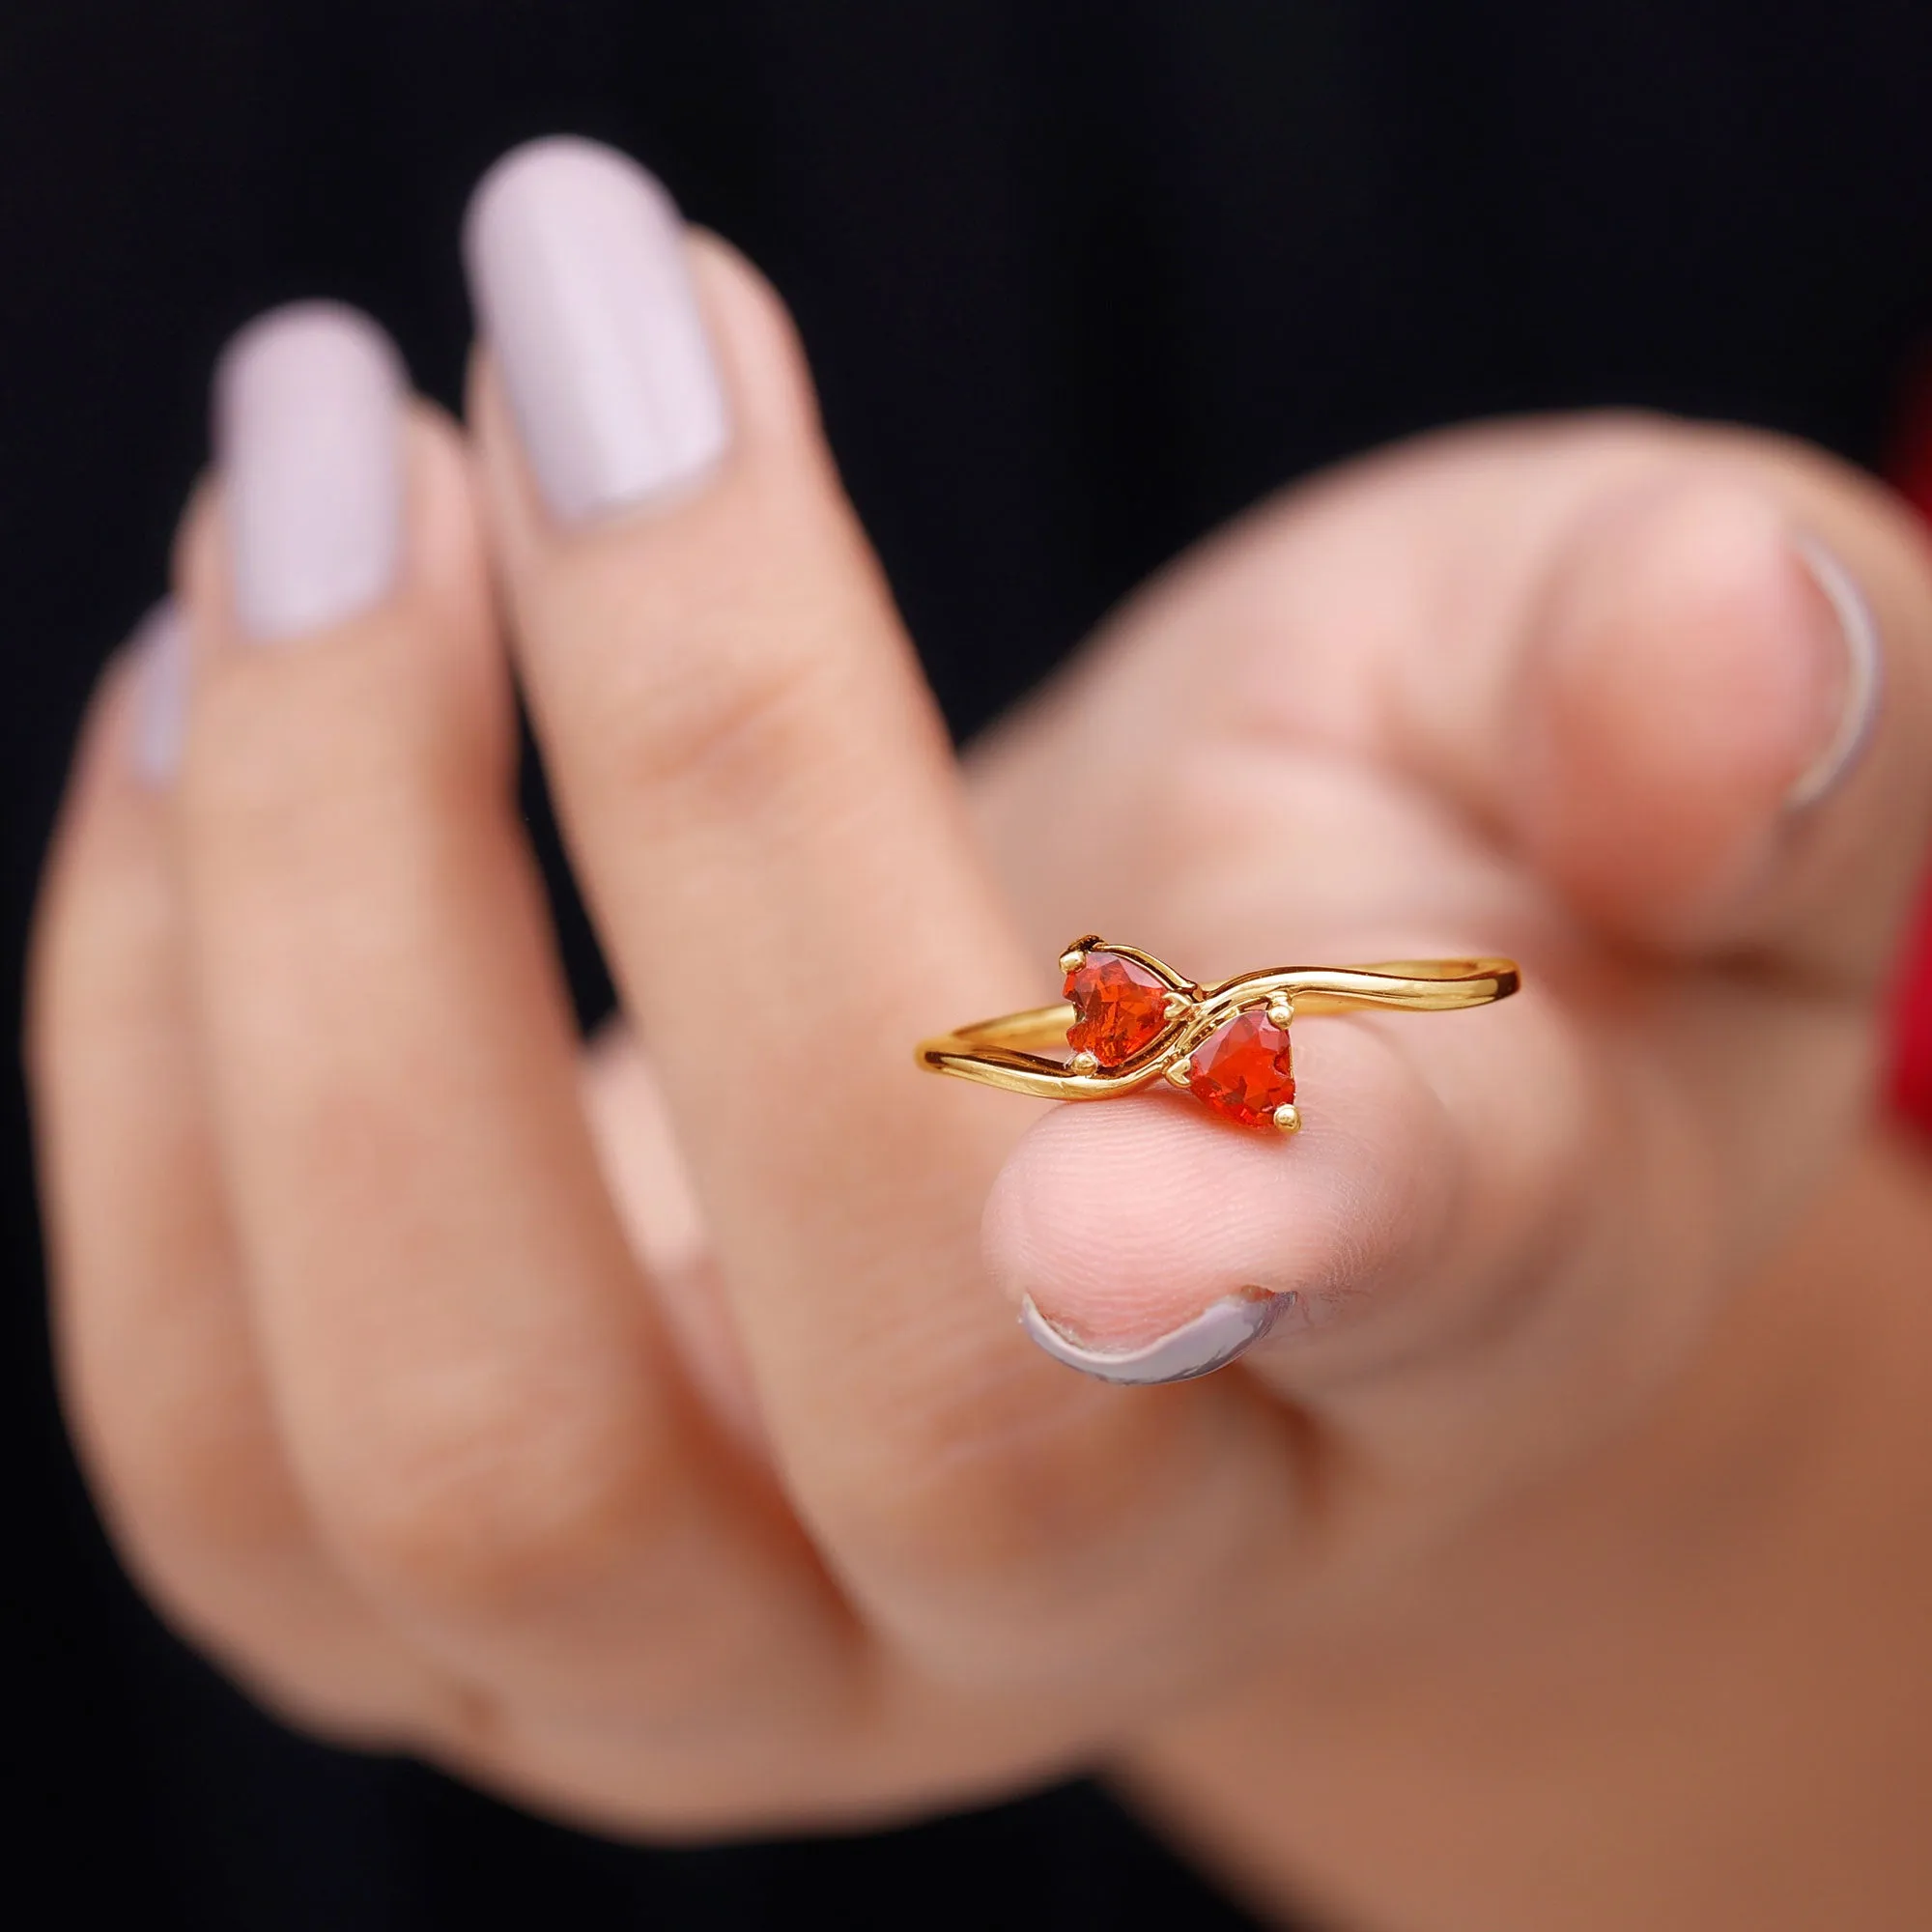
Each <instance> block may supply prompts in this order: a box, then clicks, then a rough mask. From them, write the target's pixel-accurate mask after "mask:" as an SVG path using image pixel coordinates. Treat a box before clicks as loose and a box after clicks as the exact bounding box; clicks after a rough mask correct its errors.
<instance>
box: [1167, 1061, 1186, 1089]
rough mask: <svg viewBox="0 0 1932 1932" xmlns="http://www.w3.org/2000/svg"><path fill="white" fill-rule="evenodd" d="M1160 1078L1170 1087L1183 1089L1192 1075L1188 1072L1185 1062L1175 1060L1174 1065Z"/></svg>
mask: <svg viewBox="0 0 1932 1932" xmlns="http://www.w3.org/2000/svg"><path fill="white" fill-rule="evenodd" d="M1160 1077H1161V1078H1162V1079H1163V1080H1165V1081H1166V1082H1167V1084H1168V1085H1169V1086H1170V1087H1182V1088H1184V1087H1185V1086H1187V1084H1188V1082H1189V1080H1190V1079H1191V1078H1192V1075H1191V1074H1190V1073H1189V1071H1188V1065H1187V1062H1186V1061H1184V1060H1177V1061H1176V1062H1175V1063H1174V1065H1172V1066H1170V1067H1169V1068H1168V1069H1167V1071H1166V1072H1165V1073H1163V1074H1162V1075H1161V1076H1160Z"/></svg>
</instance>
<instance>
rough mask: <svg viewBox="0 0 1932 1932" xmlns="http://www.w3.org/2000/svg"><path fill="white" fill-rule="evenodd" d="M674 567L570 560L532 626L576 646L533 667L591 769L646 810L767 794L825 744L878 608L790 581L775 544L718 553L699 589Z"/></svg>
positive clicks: (780, 545)
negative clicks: (766, 551) (663, 578)
mask: <svg viewBox="0 0 1932 1932" xmlns="http://www.w3.org/2000/svg"><path fill="white" fill-rule="evenodd" d="M774 548H775V549H777V550H782V549H784V548H785V539H784V537H783V536H782V535H777V536H775V537H774ZM670 575H671V576H672V577H673V578H674V580H675V581H674V582H660V581H659V578H658V573H657V572H656V571H655V570H653V569H652V568H651V567H650V564H649V562H648V561H646V562H645V563H644V565H643V566H642V567H640V565H639V559H638V558H636V557H635V556H634V555H632V554H631V552H630V550H629V548H628V547H626V546H618V547H616V548H614V549H613V550H611V552H610V553H609V554H600V555H597V556H594V557H587V558H579V559H577V560H576V561H575V562H574V564H573V567H572V573H571V575H570V577H569V579H568V580H567V581H566V582H562V583H559V584H558V585H557V586H556V588H555V598H554V602H553V603H552V604H551V606H550V608H549V609H548V610H547V611H545V612H544V614H543V618H542V620H541V624H540V628H541V629H543V630H544V631H545V632H546V633H549V634H551V635H554V636H567V637H570V638H572V639H574V640H577V641H578V643H579V644H580V648H578V649H576V650H574V651H573V652H572V653H570V654H569V662H567V663H566V662H564V658H565V654H564V653H561V652H557V653H554V654H552V655H551V657H550V659H549V660H548V662H547V663H546V666H545V673H546V678H547V681H548V682H549V684H550V686H551V689H552V691H553V694H554V696H555V697H556V698H557V700H558V702H559V705H560V707H561V717H560V722H562V723H563V724H564V725H565V726H566V728H567V730H568V734H569V736H570V737H571V738H573V739H574V740H576V741H577V742H576V747H575V749H576V750H577V751H578V752H579V753H581V754H582V760H583V762H584V763H585V765H586V766H587V767H588V768H589V769H590V771H591V772H593V773H594V782H596V783H597V784H598V785H599V786H600V788H603V789H607V790H609V791H612V792H615V793H618V794H621V795H624V796H626V797H628V798H629V799H630V800H631V801H632V802H634V803H640V804H642V805H643V806H644V807H645V809H646V810H659V811H662V812H664V813H665V814H666V815H667V816H668V815H669V814H670V813H671V812H673V811H676V810H684V809H689V808H695V809H696V810H698V811H699V812H701V813H705V814H707V815H712V814H716V813H719V812H722V811H725V810H739V809H743V808H744V807H746V806H748V805H756V804H759V803H761V802H765V801H768V800H769V799H770V798H771V797H772V795H773V794H774V793H777V792H782V791H784V790H786V789H788V788H789V787H791V786H792V785H793V784H794V783H795V782H796V780H797V778H798V775H799V774H800V773H801V772H804V771H806V770H809V769H810V768H811V766H812V765H813V764H814V763H815V762H816V760H817V759H819V758H822V756H823V754H824V753H823V747H824V744H825V742H826V739H827V736H828V733H829V730H830V727H831V725H833V723H834V722H835V721H836V720H837V718H838V715H839V713H840V707H841V702H842V699H843V697H844V696H847V695H848V694H849V693H850V691H851V688H852V679H853V671H854V652H853V639H854V638H855V637H857V636H859V635H861V634H862V633H863V632H865V631H867V630H869V629H873V628H876V624H877V617H876V613H874V612H871V611H867V610H865V609H862V608H860V606H859V604H858V603H857V602H856V601H855V600H854V599H853V598H852V597H850V596H848V595H845V594H842V593H838V592H836V591H827V590H824V589H823V588H816V589H810V590H808V589H803V588H799V587H797V586H796V585H795V584H794V583H793V582H790V580H791V579H792V578H794V577H796V576H797V575H798V573H797V572H796V571H795V570H794V569H792V568H791V567H790V566H788V565H787V563H786V561H785V560H784V558H783V557H782V556H777V555H774V556H766V557H764V558H762V559H761V560H760V561H758V562H755V563H752V564H749V565H748V564H747V563H746V562H745V560H744V559H743V558H742V557H740V556H729V557H725V558H724V559H722V560H721V561H720V563H719V565H718V568H717V570H716V571H715V572H712V573H707V574H705V577H704V592H703V595H702V596H697V595H695V594H693V593H692V592H691V591H690V588H689V579H690V577H691V575H692V573H691V571H690V569H689V568H688V567H687V568H683V569H680V570H679V571H677V572H675V573H670ZM805 579H806V581H807V582H810V573H805ZM721 586H722V587H721Z"/></svg>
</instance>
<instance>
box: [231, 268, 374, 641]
mask: <svg viewBox="0 0 1932 1932" xmlns="http://www.w3.org/2000/svg"><path fill="white" fill-rule="evenodd" d="M404 390H405V380H404V375H403V368H402V363H401V360H400V358H399V357H398V356H397V355H396V352H395V350H394V349H393V347H391V345H390V342H389V339H388V337H387V336H386V335H384V333H383V331H382V330H381V329H380V328H378V327H376V325H375V324H374V323H373V322H371V321H370V320H369V319H368V318H367V317H366V316H363V315H358V314H357V313H356V312H355V310H354V309H349V308H343V307H341V306H340V305H338V304H336V303H333V302H302V303H298V304H296V305H294V306H292V307H289V308H281V309H274V310H272V311H270V313H269V314H267V315H265V316H262V317H261V318H259V319H258V320H257V321H255V322H252V323H250V324H249V325H248V327H246V328H244V329H243V330H242V331H241V334H240V335H238V336H237V337H236V338H235V340H234V341H233V342H232V343H230V344H229V346H228V348H227V350H226V351H225V352H224V353H223V355H222V357H221V361H220V365H219V367H218V368H217V369H216V371H215V378H214V447H215V454H216V456H217V457H218V459H219V461H220V464H221V471H222V477H223V481H224V484H225V487H226V504H227V514H228V527H229V541H230V546H231V550H232V553H233V569H234V578H235V611H236V615H237V617H238V618H239V619H240V621H241V629H242V630H243V632H244V633H245V634H246V635H248V636H249V637H251V638H257V639H275V638H291V637H297V636H299V635H301V634H302V633H304V632H308V631H318V630H324V629H327V627H328V626H329V625H331V624H338V623H340V622H342V621H343V620H344V619H345V618H348V617H353V616H354V615H355V614H356V612H357V611H363V610H366V609H368V608H369V607H370V606H371V605H373V604H378V603H380V602H381V601H382V600H383V598H384V597H385V596H386V595H387V594H388V592H389V590H390V588H391V587H392V586H393V584H394V582H395V580H396V574H397V570H398V567H399V565H400V563H401V560H402V548H403V473H402V471H403V460H402V399H403V394H404Z"/></svg>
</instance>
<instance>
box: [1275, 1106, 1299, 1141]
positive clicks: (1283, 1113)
mask: <svg viewBox="0 0 1932 1932" xmlns="http://www.w3.org/2000/svg"><path fill="white" fill-rule="evenodd" d="M1274 1123H1275V1125H1276V1126H1278V1127H1279V1128H1280V1129H1281V1130H1282V1132H1283V1133H1285V1134H1293V1133H1298V1132H1299V1131H1300V1130H1301V1115H1300V1113H1299V1112H1298V1111H1297V1110H1296V1109H1295V1108H1294V1107H1292V1106H1289V1107H1277V1108H1276V1109H1275V1110H1274Z"/></svg>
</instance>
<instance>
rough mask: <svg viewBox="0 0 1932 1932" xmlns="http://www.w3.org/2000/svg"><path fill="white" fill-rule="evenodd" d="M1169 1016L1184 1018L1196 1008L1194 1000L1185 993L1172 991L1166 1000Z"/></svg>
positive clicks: (1172, 1018) (1176, 1018)
mask: <svg viewBox="0 0 1932 1932" xmlns="http://www.w3.org/2000/svg"><path fill="white" fill-rule="evenodd" d="M1165 1005H1166V1009H1167V1016H1168V1018H1169V1019H1171V1020H1178V1019H1181V1018H1183V1017H1184V1016H1185V1015H1186V1014H1188V1013H1190V1012H1192V1011H1193V1010H1194V1002H1193V1001H1192V1000H1190V999H1189V998H1188V997H1187V995H1186V994H1185V993H1170V994H1168V996H1167V1000H1166V1002H1165Z"/></svg>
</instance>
